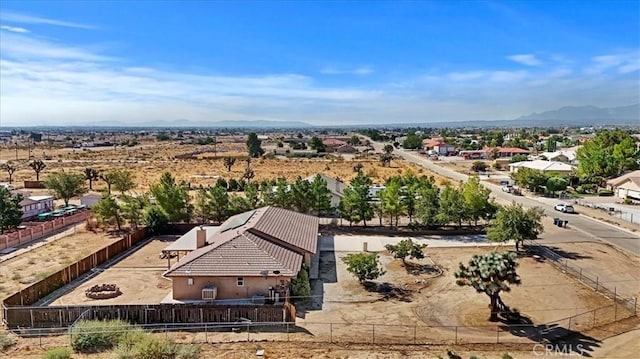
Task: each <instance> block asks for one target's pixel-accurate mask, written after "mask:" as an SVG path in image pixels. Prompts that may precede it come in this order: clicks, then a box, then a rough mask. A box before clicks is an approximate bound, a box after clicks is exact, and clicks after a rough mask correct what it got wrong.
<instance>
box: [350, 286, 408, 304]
mask: <svg viewBox="0 0 640 359" xmlns="http://www.w3.org/2000/svg"><path fill="white" fill-rule="evenodd" d="M362 285H363V286H364V289H366V290H367V291H368V292H374V293H379V294H380V300H383V301H387V300H392V299H395V300H398V301H400V302H405V303H411V302H412V301H413V293H414V292H413V291H412V290H410V289H406V288H401V287H398V286H395V285H393V284H391V283H389V282H383V283H376V282H371V281H366V282H364V283H362Z"/></svg>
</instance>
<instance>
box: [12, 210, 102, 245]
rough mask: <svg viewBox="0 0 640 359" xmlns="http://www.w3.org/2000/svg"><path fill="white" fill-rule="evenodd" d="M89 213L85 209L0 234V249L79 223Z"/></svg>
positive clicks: (33, 239)
mask: <svg viewBox="0 0 640 359" xmlns="http://www.w3.org/2000/svg"><path fill="white" fill-rule="evenodd" d="M90 214H91V211H88V210H85V211H82V212H78V213H76V214H73V215H70V216H65V217H60V218H56V219H54V220H51V221H47V222H41V223H36V224H34V225H31V226H30V227H29V228H24V229H21V230H19V231H14V232H11V233H7V234H3V235H0V250H3V249H6V248H9V247H17V246H20V245H24V244H27V243H29V242H31V241H35V240H36V239H40V238H42V237H45V236H47V235H49V234H51V233H53V232H55V231H57V230H60V229H62V228H64V227H66V226H69V225H72V224H76V223H80V222H82V221H84V220H86V219H87V218H89V215H90Z"/></svg>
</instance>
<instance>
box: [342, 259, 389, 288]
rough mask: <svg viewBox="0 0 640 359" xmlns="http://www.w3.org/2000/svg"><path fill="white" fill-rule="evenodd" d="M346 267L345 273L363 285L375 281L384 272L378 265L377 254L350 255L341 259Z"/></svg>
mask: <svg viewBox="0 0 640 359" xmlns="http://www.w3.org/2000/svg"><path fill="white" fill-rule="evenodd" d="M342 261H343V262H344V263H345V264H346V265H347V271H348V272H349V273H351V274H353V275H354V276H355V277H356V278H358V282H360V283H364V282H365V281H370V280H374V279H377V278H378V277H380V276H382V275H384V274H385V273H386V272H385V270H384V269H383V268H382V265H381V264H380V259H379V257H378V253H352V254H347V255H346V256H345V257H343V258H342Z"/></svg>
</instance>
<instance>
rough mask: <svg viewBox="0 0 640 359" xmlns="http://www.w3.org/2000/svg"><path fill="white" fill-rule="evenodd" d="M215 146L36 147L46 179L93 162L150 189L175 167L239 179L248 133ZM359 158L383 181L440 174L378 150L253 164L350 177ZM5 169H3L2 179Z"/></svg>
mask: <svg viewBox="0 0 640 359" xmlns="http://www.w3.org/2000/svg"><path fill="white" fill-rule="evenodd" d="M219 141H221V143H219V144H218V145H217V146H216V151H217V152H216V153H215V154H213V153H205V154H202V155H198V156H196V158H193V159H182V160H178V159H176V156H178V155H180V154H185V153H190V152H194V151H202V150H206V149H212V148H213V146H200V145H179V144H178V143H176V142H148V143H145V144H143V145H140V146H136V147H131V148H129V147H125V148H121V147H118V148H116V149H113V148H85V149H69V148H55V149H52V148H47V149H37V150H33V151H32V154H33V155H34V156H35V158H37V159H42V158H45V157H46V158H52V159H51V160H45V163H46V165H47V167H46V168H45V170H44V171H43V172H42V173H41V179H43V178H46V176H47V174H48V173H52V172H55V171H58V170H60V169H64V170H66V171H74V172H81V171H83V170H84V169H85V168H86V167H92V168H95V169H97V170H100V171H107V170H112V169H126V170H130V171H132V172H134V174H135V175H136V181H137V184H138V187H139V189H140V190H146V189H147V188H148V186H149V185H150V184H152V183H154V182H157V181H158V179H159V178H160V175H161V174H162V172H163V171H170V172H171V173H172V174H173V175H174V176H176V178H177V179H178V180H179V181H186V182H189V183H191V185H192V186H194V187H198V186H200V185H202V186H207V185H213V184H215V182H216V180H217V178H218V177H221V178H225V179H226V180H229V179H231V178H234V179H236V180H239V179H241V178H242V175H243V174H244V169H245V167H246V165H247V163H246V162H245V161H244V159H245V158H246V156H247V155H246V149H245V144H244V139H242V138H236V137H229V138H224V137H222V138H219ZM18 156H19V158H22V159H25V158H26V157H27V154H26V152H24V153H23V152H19V155H18ZM226 156H232V157H236V158H237V159H236V163H235V165H234V166H233V167H232V170H231V171H227V169H226V168H225V167H224V164H223V158H224V157H226ZM13 159H14V154H13V153H12V151H8V150H3V151H1V152H0V161H6V160H13ZM356 163H361V164H362V165H363V166H364V168H363V171H364V173H366V174H367V175H369V176H370V177H371V178H372V179H373V181H374V182H375V183H379V184H382V183H383V182H384V181H385V179H386V178H388V177H390V176H392V175H398V174H402V173H405V172H406V171H408V170H412V171H413V172H414V173H416V174H418V175H427V176H435V177H436V178H437V179H438V180H439V181H443V180H444V178H440V177H439V176H437V174H435V173H432V172H429V171H428V170H426V169H424V168H422V167H420V166H417V165H415V164H412V163H407V162H405V161H403V160H400V159H396V160H394V161H392V164H391V167H382V165H381V163H380V161H379V158H378V156H377V155H375V154H371V155H369V156H368V157H365V158H362V159H357V160H345V159H343V158H342V157H340V156H330V157H328V158H315V159H307V158H287V157H284V156H278V157H275V158H261V159H252V161H251V168H252V169H253V170H254V172H255V177H254V179H253V181H261V180H265V179H275V178H278V177H284V178H286V179H287V180H289V181H291V180H294V179H295V178H296V177H297V176H302V177H303V178H304V177H308V176H311V175H314V174H316V173H324V174H326V175H328V176H331V177H334V178H340V179H342V180H343V181H345V182H348V181H349V180H350V179H351V178H352V177H354V176H355V172H354V170H353V167H354V165H355V164H356ZM18 165H19V170H18V171H16V173H15V174H14V181H15V184H16V186H17V187H21V185H22V184H21V183H22V181H24V180H34V179H35V173H34V172H33V170H31V168H29V167H28V166H27V164H26V161H24V160H22V161H19V164H18ZM6 176H7V175H6V173H4V172H2V173H0V179H2V181H4V180H7V179H8V178H5V177H6ZM104 188H105V185H104V183H103V182H101V181H96V183H95V186H94V189H96V190H101V189H104Z"/></svg>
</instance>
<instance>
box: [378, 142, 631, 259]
mask: <svg viewBox="0 0 640 359" xmlns="http://www.w3.org/2000/svg"><path fill="white" fill-rule="evenodd" d="M371 143H373V146H374V148H375V149H376V150H377V151H380V150H381V149H382V147H383V146H384V145H385V144H383V143H379V142H373V141H371ZM394 154H396V155H398V156H401V157H402V158H404V159H405V160H407V161H409V162H413V163H416V164H418V165H420V166H422V167H425V168H427V169H429V170H431V171H433V172H435V173H438V174H440V175H442V176H444V177H448V178H450V179H452V180H455V181H466V180H467V179H468V178H469V176H467V175H465V174H462V173H458V172H456V171H453V170H451V169H448V168H444V167H441V166H438V165H437V164H435V163H434V162H432V161H430V160H428V159H426V158H425V157H424V156H421V155H420V154H418V153H417V152H411V151H405V150H395V151H394ZM483 184H484V185H485V187H487V188H489V189H490V190H491V192H492V195H493V196H494V197H495V198H496V199H500V200H506V201H515V202H517V203H521V204H522V205H523V206H524V207H534V206H538V207H541V208H542V209H544V211H545V213H546V214H547V215H549V216H556V213H557V212H555V211H554V209H553V206H552V205H550V204H547V203H544V202H540V201H538V200H536V199H533V198H528V197H524V196H514V195H512V194H510V193H506V192H503V191H502V189H501V188H500V186H498V185H495V184H493V183H490V182H486V181H485V182H484V183H483ZM562 219H566V220H568V221H569V226H571V227H572V228H574V229H576V230H578V231H580V232H582V233H584V234H585V235H588V236H591V237H593V238H596V239H600V240H602V241H605V242H608V243H610V244H612V245H614V246H616V247H618V248H621V249H624V250H626V251H627V252H629V253H632V254H634V255H636V256H640V235H638V234H635V233H632V232H630V231H627V230H624V229H620V228H618V227H616V226H614V225H611V224H608V223H604V222H601V221H598V220H596V219H593V218H590V217H586V216H581V215H579V214H576V215H566V214H563V215H562Z"/></svg>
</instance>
